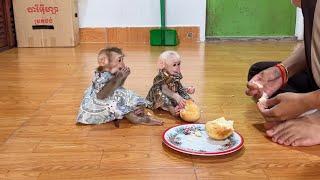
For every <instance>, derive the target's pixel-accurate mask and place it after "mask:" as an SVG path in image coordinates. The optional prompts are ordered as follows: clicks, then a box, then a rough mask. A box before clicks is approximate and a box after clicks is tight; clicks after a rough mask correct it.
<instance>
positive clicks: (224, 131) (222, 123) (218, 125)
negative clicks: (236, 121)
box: [206, 117, 234, 140]
mask: <svg viewBox="0 0 320 180" xmlns="http://www.w3.org/2000/svg"><path fill="white" fill-rule="evenodd" d="M233 131H234V129H233V121H230V120H229V121H228V120H226V119H225V118H224V117H221V118H218V119H216V120H213V121H208V122H207V123H206V132H207V134H208V135H209V137H211V138H213V139H216V140H223V139H226V138H228V137H229V136H231V135H232V133H233Z"/></svg>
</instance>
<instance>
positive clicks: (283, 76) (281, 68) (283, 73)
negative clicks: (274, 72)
mask: <svg viewBox="0 0 320 180" xmlns="http://www.w3.org/2000/svg"><path fill="white" fill-rule="evenodd" d="M276 67H277V68H278V69H279V71H280V73H281V79H282V86H285V85H286V84H287V82H288V70H287V68H286V67H285V66H284V65H283V64H282V63H279V64H277V65H276Z"/></svg>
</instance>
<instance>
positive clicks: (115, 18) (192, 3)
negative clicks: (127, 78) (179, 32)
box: [78, 0, 206, 41]
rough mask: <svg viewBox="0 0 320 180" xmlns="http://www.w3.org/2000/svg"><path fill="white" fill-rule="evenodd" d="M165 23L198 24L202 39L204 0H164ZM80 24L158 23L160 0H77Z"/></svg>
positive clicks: (202, 38) (149, 24)
mask: <svg viewBox="0 0 320 180" xmlns="http://www.w3.org/2000/svg"><path fill="white" fill-rule="evenodd" d="M166 3H167V5H166V8H167V9H166V13H167V15H166V23H167V26H169V27H170V26H199V27H200V40H201V41H204V40H205V27H206V21H205V20H206V0H167V1H166ZM78 4H79V20H80V27H150V26H160V0H78Z"/></svg>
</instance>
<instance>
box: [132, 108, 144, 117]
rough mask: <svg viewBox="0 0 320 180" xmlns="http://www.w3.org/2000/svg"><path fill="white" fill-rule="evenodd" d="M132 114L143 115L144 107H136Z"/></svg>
mask: <svg viewBox="0 0 320 180" xmlns="http://www.w3.org/2000/svg"><path fill="white" fill-rule="evenodd" d="M134 114H135V115H137V116H143V115H144V108H138V109H136V110H135V111H134Z"/></svg>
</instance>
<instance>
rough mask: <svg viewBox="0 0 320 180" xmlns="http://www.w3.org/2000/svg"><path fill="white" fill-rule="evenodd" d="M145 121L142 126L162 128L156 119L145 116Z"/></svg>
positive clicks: (161, 123)
mask: <svg viewBox="0 0 320 180" xmlns="http://www.w3.org/2000/svg"><path fill="white" fill-rule="evenodd" d="M145 118H146V121H145V122H143V123H142V124H144V125H148V126H162V125H163V122H162V121H160V120H157V119H156V118H153V117H151V116H145Z"/></svg>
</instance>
